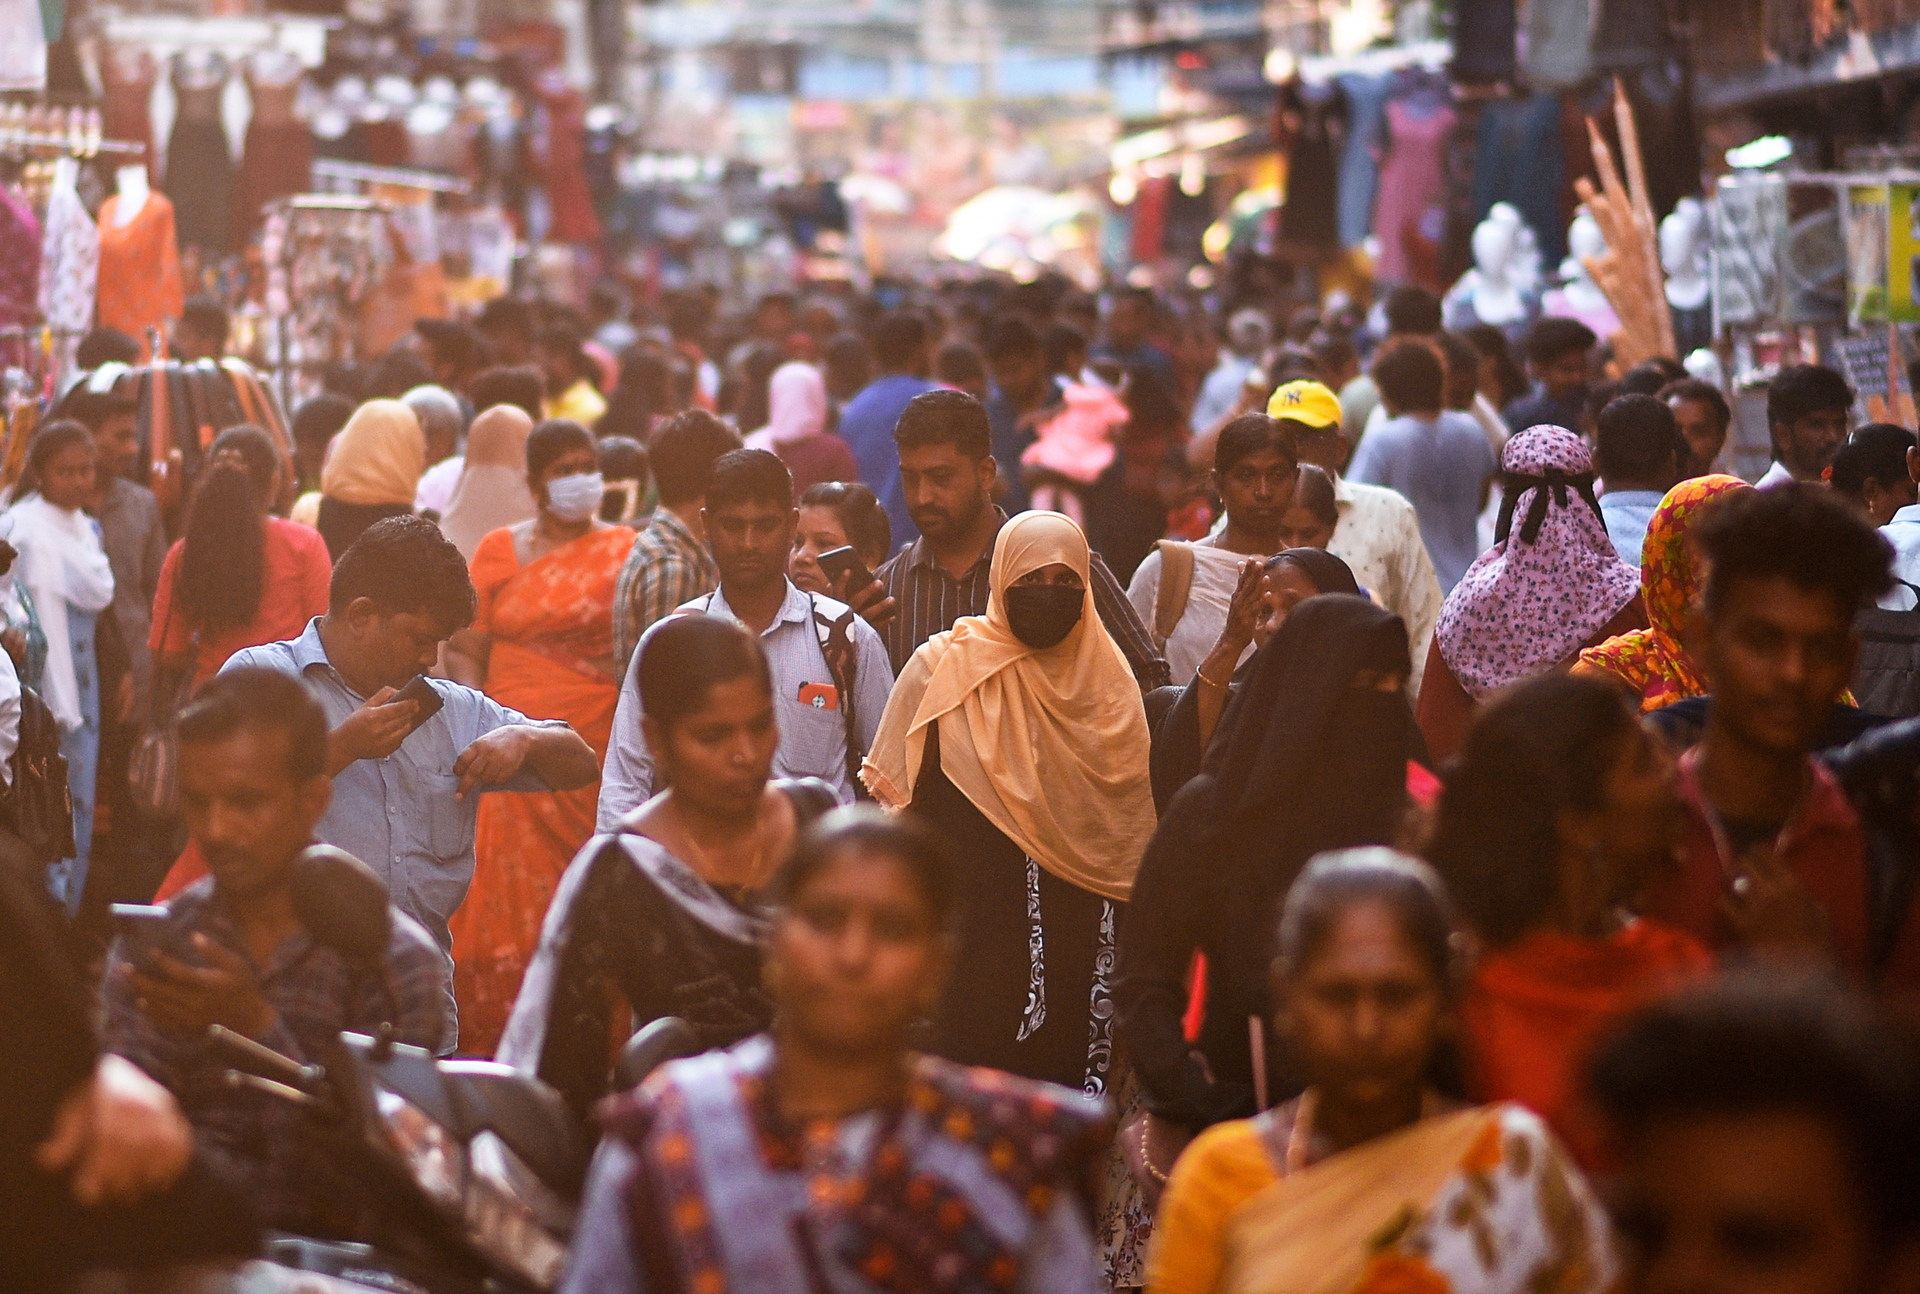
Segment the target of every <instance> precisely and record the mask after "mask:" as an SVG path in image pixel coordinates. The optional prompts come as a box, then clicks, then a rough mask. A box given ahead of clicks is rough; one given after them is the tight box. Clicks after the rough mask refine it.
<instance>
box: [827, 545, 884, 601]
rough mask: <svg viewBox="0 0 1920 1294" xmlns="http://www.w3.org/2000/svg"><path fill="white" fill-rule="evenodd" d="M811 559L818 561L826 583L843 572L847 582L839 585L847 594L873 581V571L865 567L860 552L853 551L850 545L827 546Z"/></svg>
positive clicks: (855, 591) (856, 591)
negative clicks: (839, 546) (826, 548)
mask: <svg viewBox="0 0 1920 1294" xmlns="http://www.w3.org/2000/svg"><path fill="white" fill-rule="evenodd" d="M813 560H814V561H816V562H818V563H820V569H821V571H823V572H824V573H825V574H826V577H827V583H828V584H832V583H833V581H834V580H835V579H836V578H837V577H838V576H839V575H840V574H841V573H842V572H845V574H846V577H847V582H846V583H845V584H843V585H841V587H842V588H843V589H845V590H846V591H847V592H848V593H849V594H853V593H858V592H859V591H860V590H861V589H864V588H866V587H867V585H869V584H871V583H873V572H872V571H870V570H868V569H867V564H866V563H865V562H863V561H861V560H860V554H858V553H856V552H854V551H853V549H852V547H850V546H849V547H845V548H829V549H828V550H827V551H826V552H824V553H821V554H820V555H819V556H818V557H816V558H814V559H813Z"/></svg>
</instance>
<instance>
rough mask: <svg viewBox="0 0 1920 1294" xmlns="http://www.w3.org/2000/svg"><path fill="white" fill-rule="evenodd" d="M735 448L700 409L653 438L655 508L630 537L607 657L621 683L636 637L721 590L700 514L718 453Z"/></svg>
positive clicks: (726, 431) (733, 437)
mask: <svg viewBox="0 0 1920 1294" xmlns="http://www.w3.org/2000/svg"><path fill="white" fill-rule="evenodd" d="M738 448H740V436H739V434H738V433H737V432H735V431H734V429H733V428H731V427H729V426H728V425H727V424H726V423H724V422H722V421H720V419H718V418H716V417H714V416H713V415H712V414H711V413H708V412H707V411H706V410H704V409H689V410H688V411H687V412H685V413H682V414H680V415H678V416H676V417H674V418H672V419H671V420H669V421H668V422H667V423H666V424H664V425H663V426H662V427H661V428H660V430H658V431H656V432H654V433H653V436H652V438H651V439H650V440H649V441H648V444H647V463H648V466H649V467H651V468H652V469H653V482H654V486H655V487H656V488H657V489H658V490H659V493H660V506H659V508H658V509H657V510H656V511H655V512H654V514H653V520H651V521H650V522H648V523H647V528H646V529H645V530H642V531H641V532H640V533H639V534H638V535H637V536H635V537H634V541H633V549H632V551H630V552H629V553H628V554H627V563H626V565H625V566H622V567H621V568H620V583H619V585H618V586H617V587H616V589H615V591H614V595H613V654H614V657H615V659H616V661H617V662H618V675H619V677H621V678H625V677H626V674H627V665H628V663H629V662H630V661H632V659H633V652H634V648H636V647H638V646H639V645H640V636H641V635H642V634H644V633H646V632H647V630H648V629H650V628H652V627H653V625H654V623H655V622H656V621H659V620H665V619H666V618H667V617H668V616H670V615H672V614H673V612H674V610H675V608H677V607H679V606H681V605H682V604H684V603H687V602H691V601H693V599H695V598H697V597H699V596H700V595H701V594H703V593H711V592H713V591H714V590H715V589H716V588H718V587H720V572H719V570H718V569H717V568H716V567H715V566H714V564H713V558H712V557H710V556H708V555H707V548H706V545H705V544H704V543H703V542H702V538H703V536H704V533H705V532H704V530H703V529H702V526H701V521H700V509H701V507H702V506H704V504H705V503H706V497H707V482H708V481H710V480H712V479H713V465H714V464H715V463H717V462H719V461H720V456H721V455H722V454H726V453H730V452H731V451H733V450H736V449H738Z"/></svg>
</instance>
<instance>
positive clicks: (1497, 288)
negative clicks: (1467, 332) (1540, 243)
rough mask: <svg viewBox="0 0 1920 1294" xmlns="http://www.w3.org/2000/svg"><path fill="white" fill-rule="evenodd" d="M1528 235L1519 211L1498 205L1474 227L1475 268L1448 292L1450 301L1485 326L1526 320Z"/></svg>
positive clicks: (1504, 205)
mask: <svg viewBox="0 0 1920 1294" xmlns="http://www.w3.org/2000/svg"><path fill="white" fill-rule="evenodd" d="M1528 233H1529V231H1528V229H1527V226H1526V222H1525V221H1524V220H1522V219H1521V217H1520V213H1519V212H1518V211H1516V210H1515V209H1514V208H1513V207H1512V206H1510V205H1508V204H1507V203H1504V202H1496V203H1495V204H1494V205H1493V208H1492V209H1491V210H1490V211H1488V212H1487V218H1486V219H1485V220H1482V221H1481V222H1480V223H1479V224H1478V225H1476V226H1475V227H1474V230H1473V268H1472V269H1470V270H1468V271H1467V272H1466V273H1465V274H1462V275H1461V276H1460V281H1459V282H1458V283H1456V284H1454V285H1453V290H1452V291H1451V292H1449V293H1447V300H1448V302H1449V303H1450V304H1453V305H1456V306H1458V305H1466V306H1468V307H1470V308H1471V310H1472V314H1473V317H1474V318H1475V319H1477V320H1478V321H1479V322H1481V323H1489V324H1493V325H1495V326H1505V325H1507V324H1512V323H1518V322H1520V321H1521V320H1523V319H1525V318H1526V317H1527V314H1528V309H1527V297H1526V290H1525V289H1526V287H1527V284H1526V282H1525V279H1526V275H1527V272H1528V265H1527V254H1526V253H1527V249H1526V246H1525V244H1526V241H1527V239H1526V237H1525V236H1526V235H1527V234H1528ZM1536 256H1537V253H1536ZM1450 313H1451V312H1450ZM1456 326H1457V325H1456Z"/></svg>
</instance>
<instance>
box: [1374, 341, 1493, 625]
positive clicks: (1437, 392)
mask: <svg viewBox="0 0 1920 1294" xmlns="http://www.w3.org/2000/svg"><path fill="white" fill-rule="evenodd" d="M1373 380H1374V382H1375V383H1376V384H1377V385H1378V386H1379V388H1380V403H1381V404H1382V405H1383V406H1384V407H1385V408H1386V411H1387V421H1386V422H1385V423H1384V424H1382V425H1381V426H1380V427H1378V428H1376V429H1375V430H1373V431H1370V432H1368V433H1367V434H1366V435H1365V436H1364V437H1362V438H1361V441H1360V447H1359V448H1358V449H1356V450H1355V451H1354V453H1353V462H1352V463H1351V464H1350V465H1349V466H1348V468H1347V475H1348V477H1349V478H1351V479H1352V480H1355V481H1358V482H1360V483H1361V484H1363V485H1384V486H1386V487H1388V488H1389V489H1392V490H1396V491H1398V492H1399V493H1400V494H1401V496H1402V497H1404V498H1405V499H1406V500H1407V502H1409V503H1411V504H1412V505H1413V510H1414V514H1415V516H1416V517H1417V518H1418V520H1419V522H1420V537H1421V538H1422V539H1423V540H1425V541H1426V545H1427V556H1429V557H1430V558H1432V559H1433V569H1434V573H1435V574H1436V575H1438V576H1439V577H1440V588H1441V589H1442V591H1446V592H1451V591H1452V589H1453V586H1454V585H1456V584H1458V583H1459V582H1460V577H1461V576H1463V575H1465V574H1466V573H1467V567H1469V566H1471V565H1473V559H1474V558H1475V557H1476V556H1478V555H1479V552H1480V539H1479V519H1480V511H1481V509H1482V508H1484V507H1486V505H1487V487H1488V485H1489V484H1490V483H1491V482H1492V480H1493V473H1494V471H1495V469H1496V468H1497V467H1498V466H1499V464H1498V463H1497V462H1495V460H1494V457H1493V446H1491V445H1489V444H1488V443H1487V436H1486V433H1485V432H1483V431H1481V430H1480V424H1479V423H1477V422H1475V421H1474V420H1473V416H1472V415H1471V414H1465V413H1455V412H1451V411H1447V410H1445V409H1443V408H1442V401H1443V397H1444V393H1445V389H1446V368H1445V366H1444V365H1443V364H1442V363H1441V361H1440V353H1439V352H1438V351H1437V350H1436V349H1435V348H1434V345H1433V343H1432V342H1430V341H1428V340H1426V339H1425V338H1423V337H1405V338H1402V339H1400V340H1399V341H1393V342H1389V343H1387V344H1386V345H1385V346H1382V347H1381V348H1380V353H1379V354H1378V355H1377V356H1376V357H1375V358H1374V361H1373Z"/></svg>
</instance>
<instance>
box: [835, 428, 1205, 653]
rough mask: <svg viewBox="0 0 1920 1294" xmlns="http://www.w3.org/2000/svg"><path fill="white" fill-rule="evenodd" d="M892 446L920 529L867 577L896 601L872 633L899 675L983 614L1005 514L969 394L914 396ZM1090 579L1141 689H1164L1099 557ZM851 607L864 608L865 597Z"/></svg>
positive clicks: (988, 439) (989, 447) (986, 435)
mask: <svg viewBox="0 0 1920 1294" xmlns="http://www.w3.org/2000/svg"><path fill="white" fill-rule="evenodd" d="M893 440H894V444H895V445H896V446H898V448H899V451H900V480H901V484H902V486H903V488H904V490H905V493H906V498H907V507H908V510H909V511H910V512H911V513H912V514H913V523H914V525H915V526H917V527H918V528H919V530H920V538H918V539H916V540H915V541H914V542H912V543H911V544H908V545H907V546H906V547H905V548H903V549H901V550H900V552H898V553H897V554H895V555H894V557H893V559H892V560H891V561H889V562H887V563H886V564H885V565H883V566H881V568H880V569H879V570H878V571H877V572H875V574H876V576H877V577H878V582H879V583H880V584H881V585H882V586H883V587H884V588H885V589H886V593H887V595H888V596H889V597H890V598H892V600H893V603H894V607H893V615H892V618H891V619H890V620H888V621H886V623H884V624H881V625H880V626H879V629H880V636H881V638H883V639H884V640H885V641H886V644H887V654H888V656H890V657H891V658H892V660H893V668H894V672H895V673H896V674H897V673H899V671H900V670H901V669H902V668H904V667H905V666H906V663H907V662H908V661H909V660H911V659H912V658H913V653H914V652H915V651H917V650H918V649H919V647H920V644H921V643H924V642H925V641H927V639H929V638H931V637H933V636H934V635H935V634H937V633H944V632H946V631H947V630H948V629H951V628H953V623H954V621H956V620H958V619H960V617H962V616H978V615H985V614H986V611H987V592H988V581H987V575H988V571H989V569H990V567H991V565H992V562H993V541H994V537H995V536H996V535H998V534H999V533H1000V527H1001V526H1002V525H1004V524H1005V523H1006V520H1007V514H1006V513H1004V512H1002V511H1001V510H1000V509H999V508H998V507H996V506H995V505H994V503H993V486H994V480H995V478H996V476H997V475H998V468H997V467H996V465H995V463H994V459H993V441H992V431H991V428H990V426H989V423H988V420H987V411H986V408H985V406H983V405H982V404H981V403H980V402H979V401H978V400H976V399H974V398H973V397H972V396H970V395H967V394H966V393H965V392H962V391H944V390H943V391H928V392H926V393H925V394H924V395H919V396H916V397H914V399H913V401H912V403H910V404H908V405H907V407H906V410H905V412H903V413H902V414H901V415H900V421H899V423H898V424H897V425H896V426H895V427H894V430H893ZM1010 470H1016V471H1017V470H1018V467H1017V465H1015V466H1013V467H1012V468H1011V469H1010ZM1091 573H1092V576H1093V601H1094V607H1095V609H1097V610H1098V611H1099V613H1100V621H1101V623H1102V624H1104V625H1105V626H1106V627H1107V632H1108V633H1109V634H1111V635H1112V636H1113V640H1114V642H1115V643H1117V644H1119V647H1120V650H1121V652H1122V653H1124V654H1125V656H1126V658H1127V664H1128V665H1129V666H1131V667H1132V669H1133V676H1134V679H1135V680H1136V681H1137V682H1138V683H1139V684H1140V687H1141V690H1142V691H1145V690H1147V689H1150V688H1155V687H1160V686H1163V685H1165V684H1166V683H1168V682H1169V681H1170V678H1169V675H1168V671H1167V662H1166V661H1165V660H1163V659H1161V658H1160V656H1159V654H1158V653H1157V652H1156V651H1155V650H1154V647H1153V642H1152V640H1151V639H1150V638H1149V637H1148V636H1147V630H1146V627H1145V626H1144V625H1142V624H1141V623H1140V617H1139V616H1137V615H1136V614H1134V610H1133V607H1132V605H1131V604H1130V603H1128V601H1127V598H1126V594H1125V593H1124V592H1122V590H1121V588H1120V583H1119V581H1118V580H1116V579H1114V577H1113V572H1112V571H1110V570H1108V569H1107V564H1106V562H1104V561H1102V560H1101V558H1100V554H1098V553H1095V554H1094V555H1093V566H1092V572H1091ZM854 601H855V602H856V604H857V605H859V606H860V607H861V608H862V610H866V609H867V607H868V604H869V602H870V601H871V599H870V598H864V597H856V598H855V599H854ZM883 607H884V604H883ZM876 610H878V609H876ZM875 618H876V619H877V618H878V616H876V617H875Z"/></svg>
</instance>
